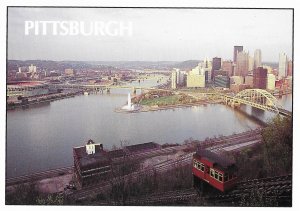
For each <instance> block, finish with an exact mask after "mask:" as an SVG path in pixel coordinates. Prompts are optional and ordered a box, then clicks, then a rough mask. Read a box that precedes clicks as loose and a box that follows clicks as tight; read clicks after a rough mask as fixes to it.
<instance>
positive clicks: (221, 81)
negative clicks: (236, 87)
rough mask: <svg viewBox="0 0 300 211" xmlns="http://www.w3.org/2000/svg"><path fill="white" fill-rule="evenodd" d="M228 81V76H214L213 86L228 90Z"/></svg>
mask: <svg viewBox="0 0 300 211" xmlns="http://www.w3.org/2000/svg"><path fill="white" fill-rule="evenodd" d="M229 85H230V80H229V77H228V76H222V75H216V76H215V86H216V87H222V88H229Z"/></svg>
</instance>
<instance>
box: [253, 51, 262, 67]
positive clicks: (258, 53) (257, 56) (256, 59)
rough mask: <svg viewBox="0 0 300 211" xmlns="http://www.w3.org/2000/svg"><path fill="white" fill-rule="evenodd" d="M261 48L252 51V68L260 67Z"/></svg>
mask: <svg viewBox="0 0 300 211" xmlns="http://www.w3.org/2000/svg"><path fill="white" fill-rule="evenodd" d="M261 66H262V64H261V50H260V49H256V50H255V51H254V69H256V68H258V67H261Z"/></svg>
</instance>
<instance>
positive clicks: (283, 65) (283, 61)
mask: <svg viewBox="0 0 300 211" xmlns="http://www.w3.org/2000/svg"><path fill="white" fill-rule="evenodd" d="M287 64H288V58H287V55H286V54H285V53H281V54H279V65H278V77H279V79H282V78H284V77H286V76H287Z"/></svg>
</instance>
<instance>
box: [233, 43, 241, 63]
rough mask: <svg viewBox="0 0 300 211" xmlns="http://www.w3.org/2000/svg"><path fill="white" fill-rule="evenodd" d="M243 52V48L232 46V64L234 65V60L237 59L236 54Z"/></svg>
mask: <svg viewBox="0 0 300 211" xmlns="http://www.w3.org/2000/svg"><path fill="white" fill-rule="evenodd" d="M242 51H243V46H237V45H236V46H234V47H233V62H234V63H236V59H237V54H238V52H242Z"/></svg>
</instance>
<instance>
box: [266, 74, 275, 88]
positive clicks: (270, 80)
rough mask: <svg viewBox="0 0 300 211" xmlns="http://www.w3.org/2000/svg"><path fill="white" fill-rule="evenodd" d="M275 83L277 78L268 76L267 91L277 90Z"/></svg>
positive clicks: (271, 75)
mask: <svg viewBox="0 0 300 211" xmlns="http://www.w3.org/2000/svg"><path fill="white" fill-rule="evenodd" d="M275 81H276V77H275V75H273V74H271V73H269V74H268V75H267V89H268V90H272V91H273V90H275Z"/></svg>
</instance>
